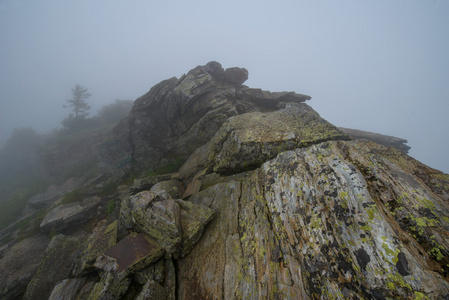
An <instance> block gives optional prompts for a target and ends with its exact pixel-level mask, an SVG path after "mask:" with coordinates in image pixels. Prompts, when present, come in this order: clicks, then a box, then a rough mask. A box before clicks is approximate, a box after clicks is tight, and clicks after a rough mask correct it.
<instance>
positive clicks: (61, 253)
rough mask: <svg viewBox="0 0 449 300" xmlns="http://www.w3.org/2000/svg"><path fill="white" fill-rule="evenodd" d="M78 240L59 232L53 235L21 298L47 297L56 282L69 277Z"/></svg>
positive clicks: (26, 299)
mask: <svg viewBox="0 0 449 300" xmlns="http://www.w3.org/2000/svg"><path fill="white" fill-rule="evenodd" d="M80 244H81V243H80V240H79V239H77V238H75V237H71V236H66V235H63V234H59V235H57V236H55V237H54V238H53V239H52V240H51V242H50V244H49V245H48V247H47V249H46V250H45V254H44V256H43V258H42V259H41V262H40V265H39V268H38V270H37V272H36V274H35V275H34V277H33V279H32V280H31V282H30V283H29V284H28V286H27V289H26V292H25V295H24V297H23V298H22V299H24V300H28V299H30V300H32V299H48V297H49V296H50V294H51V292H52V290H53V288H54V287H55V285H56V283H58V282H59V281H61V280H63V279H65V278H67V277H69V273H70V272H69V271H70V267H71V265H72V263H73V260H74V257H75V252H76V251H77V250H78V247H79V246H80Z"/></svg>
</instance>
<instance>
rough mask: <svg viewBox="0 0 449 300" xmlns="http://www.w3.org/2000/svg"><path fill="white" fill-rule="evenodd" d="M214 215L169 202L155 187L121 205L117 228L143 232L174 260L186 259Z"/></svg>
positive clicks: (190, 206)
mask: <svg viewBox="0 0 449 300" xmlns="http://www.w3.org/2000/svg"><path fill="white" fill-rule="evenodd" d="M213 215H214V211H213V210H211V209H210V208H207V207H205V206H202V205H196V204H192V203H189V202H187V201H184V200H181V199H176V200H174V199H172V198H171V197H170V195H169V194H168V192H167V191H165V190H162V189H160V186H159V185H155V186H154V187H153V188H152V189H151V190H149V191H143V192H140V193H138V194H136V195H133V196H130V197H128V198H126V199H124V200H123V201H122V204H121V210H120V219H119V223H120V226H122V227H124V228H126V229H127V230H134V231H138V232H143V233H145V234H147V235H148V236H150V237H152V238H153V239H155V240H156V241H157V242H158V243H159V244H160V245H161V246H162V247H163V248H164V249H165V251H166V252H167V255H168V256H173V257H175V258H177V257H179V256H185V255H187V254H188V253H189V252H190V251H191V249H192V248H193V246H194V245H195V243H196V242H197V241H198V239H199V238H200V237H201V234H202V232H203V229H204V227H205V226H206V224H207V223H208V222H209V221H210V220H211V219H212V218H213Z"/></svg>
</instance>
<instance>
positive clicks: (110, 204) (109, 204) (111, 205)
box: [106, 199, 115, 215]
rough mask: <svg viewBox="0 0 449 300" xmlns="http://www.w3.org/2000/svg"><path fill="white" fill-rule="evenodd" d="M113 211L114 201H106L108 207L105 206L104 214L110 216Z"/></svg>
mask: <svg viewBox="0 0 449 300" xmlns="http://www.w3.org/2000/svg"><path fill="white" fill-rule="evenodd" d="M114 209H115V199H111V200H109V201H108V206H106V213H107V214H108V215H110V214H111V213H112V212H113V211H114Z"/></svg>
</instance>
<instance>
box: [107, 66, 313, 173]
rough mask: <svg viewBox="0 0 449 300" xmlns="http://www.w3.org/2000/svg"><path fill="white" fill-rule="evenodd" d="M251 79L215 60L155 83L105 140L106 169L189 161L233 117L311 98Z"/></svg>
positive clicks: (145, 168) (137, 169)
mask: <svg viewBox="0 0 449 300" xmlns="http://www.w3.org/2000/svg"><path fill="white" fill-rule="evenodd" d="M247 78H248V71H247V70H246V69H243V68H228V69H226V70H224V69H223V68H222V67H221V65H220V64H219V63H217V62H210V63H208V64H207V65H205V66H199V67H197V68H195V69H193V70H191V71H190V72H188V73H187V74H186V75H183V76H182V77H181V78H179V79H177V78H175V77H173V78H171V79H168V80H165V81H162V82H161V83H159V84H157V85H155V86H154V87H153V88H152V89H151V90H150V91H149V92H148V93H147V94H145V95H143V96H142V97H140V98H138V99H137V100H136V101H135V104H134V107H133V108H132V110H131V113H130V114H129V116H128V117H127V118H126V119H124V120H123V121H121V123H120V124H119V125H118V126H117V127H116V128H115V129H114V135H113V136H111V137H109V139H108V140H107V141H105V142H104V144H103V147H102V148H101V151H100V153H101V160H102V162H103V163H102V166H103V167H104V168H105V169H107V170H108V171H110V172H111V171H112V172H113V171H116V172H118V173H121V172H123V171H130V170H131V171H133V172H142V171H148V170H153V169H155V168H157V167H160V166H163V165H164V164H166V163H167V162H168V161H170V160H175V159H186V158H187V157H188V156H189V155H190V154H191V153H192V152H193V151H194V150H195V149H197V148H198V147H200V146H202V145H203V144H205V143H206V142H207V141H209V139H210V138H211V137H212V136H213V135H214V134H215V133H216V131H217V130H218V129H219V128H220V127H221V125H222V124H223V123H224V122H225V121H226V120H227V119H228V118H229V117H232V116H236V115H240V114H243V113H247V112H255V111H273V110H276V109H278V108H279V106H282V105H283V104H285V103H286V102H304V101H306V100H308V99H310V97H309V96H306V95H301V94H296V93H292V92H290V93H286V92H283V93H270V92H267V91H262V90H259V89H250V88H248V87H246V86H243V85H242V83H243V82H244V81H245V80H246V79H247Z"/></svg>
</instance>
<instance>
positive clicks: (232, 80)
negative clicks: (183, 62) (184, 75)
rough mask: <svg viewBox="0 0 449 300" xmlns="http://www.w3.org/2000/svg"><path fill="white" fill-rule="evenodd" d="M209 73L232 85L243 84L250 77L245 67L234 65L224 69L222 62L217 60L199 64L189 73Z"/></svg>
mask: <svg viewBox="0 0 449 300" xmlns="http://www.w3.org/2000/svg"><path fill="white" fill-rule="evenodd" d="M197 73H208V74H210V75H211V76H212V77H213V78H214V79H215V80H217V81H222V82H225V83H227V84H231V85H241V84H243V83H244V82H245V81H246V80H247V79H248V74H249V73H248V70H247V69H245V68H238V67H232V68H227V69H226V70H225V69H223V67H222V66H221V64H220V63H219V62H216V61H211V62H208V63H207V64H206V65H205V66H198V67H196V68H195V69H193V70H191V71H190V72H189V73H188V75H189V74H197Z"/></svg>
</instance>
